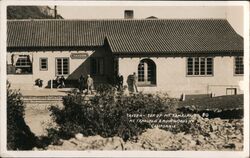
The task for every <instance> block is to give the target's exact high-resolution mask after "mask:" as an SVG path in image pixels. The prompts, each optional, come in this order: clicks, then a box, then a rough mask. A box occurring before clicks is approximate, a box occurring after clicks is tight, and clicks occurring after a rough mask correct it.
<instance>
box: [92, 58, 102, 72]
mask: <svg viewBox="0 0 250 158" xmlns="http://www.w3.org/2000/svg"><path fill="white" fill-rule="evenodd" d="M91 74H92V75H103V74H104V60H103V58H92V59H91Z"/></svg>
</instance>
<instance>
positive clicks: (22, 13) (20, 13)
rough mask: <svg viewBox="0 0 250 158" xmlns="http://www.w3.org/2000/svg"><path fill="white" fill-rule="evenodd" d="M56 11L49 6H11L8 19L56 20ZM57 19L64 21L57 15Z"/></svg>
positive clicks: (8, 9)
mask: <svg viewBox="0 0 250 158" xmlns="http://www.w3.org/2000/svg"><path fill="white" fill-rule="evenodd" d="M54 18H55V17H54V9H52V8H50V7H48V6H9V7H8V8H7V19H54ZM57 19H63V18H62V16H61V15H58V14H57Z"/></svg>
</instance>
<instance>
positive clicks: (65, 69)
mask: <svg viewBox="0 0 250 158" xmlns="http://www.w3.org/2000/svg"><path fill="white" fill-rule="evenodd" d="M68 74H69V58H56V75H68Z"/></svg>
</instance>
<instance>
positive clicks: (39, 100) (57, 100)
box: [23, 95, 63, 106]
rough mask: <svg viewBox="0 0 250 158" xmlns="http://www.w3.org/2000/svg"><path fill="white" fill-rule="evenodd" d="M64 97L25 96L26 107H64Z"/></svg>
mask: <svg viewBox="0 0 250 158" xmlns="http://www.w3.org/2000/svg"><path fill="white" fill-rule="evenodd" d="M62 97H63V96H50V95H48V96H23V102H24V104H25V105H44V106H48V105H49V106H50V105H62V101H63V100H62Z"/></svg>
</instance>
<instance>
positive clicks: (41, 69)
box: [39, 57, 48, 71]
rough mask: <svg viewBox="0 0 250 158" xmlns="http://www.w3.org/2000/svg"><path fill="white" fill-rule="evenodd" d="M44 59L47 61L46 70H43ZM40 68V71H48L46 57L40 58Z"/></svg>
mask: <svg viewBox="0 0 250 158" xmlns="http://www.w3.org/2000/svg"><path fill="white" fill-rule="evenodd" d="M43 59H45V60H46V68H42V60H43ZM39 67H40V71H48V58H46V57H42V58H39Z"/></svg>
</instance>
